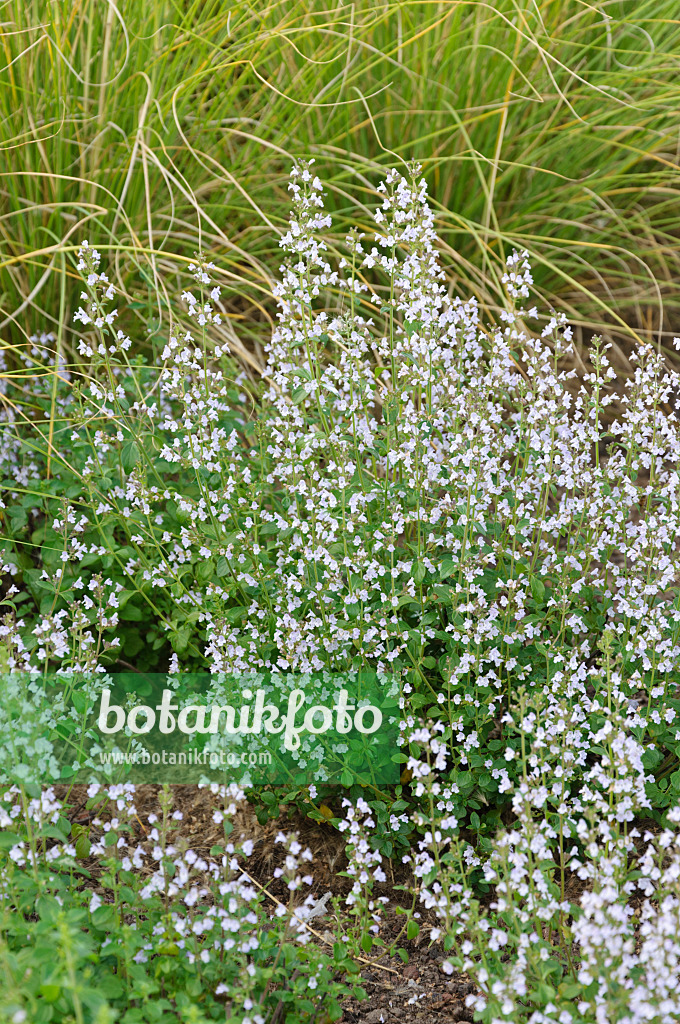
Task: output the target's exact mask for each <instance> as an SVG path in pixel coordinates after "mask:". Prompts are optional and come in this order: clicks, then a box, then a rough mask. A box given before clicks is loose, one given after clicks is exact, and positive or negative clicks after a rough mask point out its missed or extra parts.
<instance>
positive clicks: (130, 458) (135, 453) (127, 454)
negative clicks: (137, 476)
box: [120, 441, 139, 473]
mask: <svg viewBox="0 0 680 1024" xmlns="http://www.w3.org/2000/svg"><path fill="white" fill-rule="evenodd" d="M120 461H121V463H122V465H123V469H124V470H125V472H126V473H129V472H130V471H131V470H133V469H134V468H135V466H136V465H137V463H138V462H139V447H138V446H137V442H136V441H127V442H126V444H124V445H123V450H122V451H121V453H120Z"/></svg>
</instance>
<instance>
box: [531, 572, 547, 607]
mask: <svg viewBox="0 0 680 1024" xmlns="http://www.w3.org/2000/svg"><path fill="white" fill-rule="evenodd" d="M531 593H532V595H533V597H534V599H535V600H536V601H539V602H540V601H542V600H543V598H544V597H545V585H544V584H543V583H542V582H541V580H539V578H538V576H532V577H531Z"/></svg>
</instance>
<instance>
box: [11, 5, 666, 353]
mask: <svg viewBox="0 0 680 1024" xmlns="http://www.w3.org/2000/svg"><path fill="white" fill-rule="evenodd" d="M3 17H4V23H5V27H4V34H3V47H4V54H5V60H4V69H3V70H2V72H0V81H1V83H2V90H0V94H1V96H2V97H3V99H2V100H1V101H0V102H2V103H4V104H5V106H4V109H2V110H0V124H1V125H2V128H1V132H2V136H1V138H2V142H1V144H2V147H3V149H4V151H5V152H6V153H7V154H8V155H11V159H12V165H11V167H8V168H6V169H5V171H4V172H3V175H2V181H3V186H2V193H1V195H0V252H1V256H2V258H1V259H0V264H1V265H0V282H1V288H2V293H3V296H4V298H3V303H2V305H3V312H2V318H1V319H2V322H3V329H4V330H5V331H6V332H8V333H9V334H10V335H11V337H12V340H13V341H14V342H15V343H20V342H23V341H24V340H25V336H24V334H23V331H24V329H26V332H27V334H28V335H29V336H30V335H31V334H33V333H36V332H38V333H39V332H46V331H49V330H54V332H55V334H56V333H58V334H59V339H58V345H57V347H58V348H59V351H60V354H61V355H63V356H65V357H66V358H67V360H68V361H72V360H73V359H76V360H77V353H76V341H77V339H76V338H75V337H74V335H73V334H72V333H71V330H70V318H71V313H72V312H73V310H74V309H75V308H76V306H77V304H78V298H77V294H78V287H79V286H78V282H77V279H76V278H75V276H74V275H72V274H71V273H70V272H68V267H69V266H70V255H69V254H70V253H71V252H72V251H73V246H74V245H75V244H76V243H77V242H78V241H79V240H80V239H82V238H83V237H89V236H92V237H94V236H96V237H97V239H98V243H99V247H100V250H101V251H104V247H106V249H107V251H109V252H110V253H111V257H112V258H111V273H112V276H113V279H115V281H116V284H117V286H118V287H119V288H121V289H122V290H126V289H127V290H129V291H133V294H130V295H129V296H128V297H129V299H130V300H131V301H130V304H129V306H128V316H129V318H130V320H131V321H136V324H135V331H136V332H137V334H139V332H140V329H144V330H147V331H148V335H147V340H148V343H149V344H148V346H146V347H147V348H148V349H154V348H157V347H158V344H160V343H161V341H162V338H163V334H164V332H166V329H167V318H168V316H169V315H170V310H169V305H170V302H169V299H168V294H172V292H173V289H174V287H175V286H177V285H178V283H179V280H178V277H177V257H178V256H180V257H181V256H184V257H185V258H186V259H190V258H191V257H192V256H193V253H194V252H195V251H198V250H206V251H209V252H210V253H211V254H212V255H213V257H214V258H216V260H217V262H218V264H219V266H220V268H221V270H220V273H221V274H222V275H223V281H222V283H223V284H224V286H225V290H224V293H223V301H224V303H225V312H227V313H229V314H230V315H231V316H230V317H229V316H227V317H225V318H224V320H223V324H222V329H221V330H219V331H215V332H213V333H214V334H215V340H216V341H217V342H218V343H219V341H220V340H227V341H229V342H230V343H231V344H232V347H234V346H236V345H237V344H238V342H237V337H238V339H240V346H239V353H240V358H241V359H242V360H243V361H245V363H246V364H247V365H248V366H249V367H251V369H252V370H253V371H255V370H256V368H258V367H259V369H262V366H263V351H262V347H261V346H262V344H263V343H264V342H266V340H267V337H268V334H269V331H270V324H271V319H270V318H271V316H272V314H273V308H272V305H271V302H270V300H269V299H268V297H267V296H269V295H270V294H271V284H272V281H273V280H274V278H275V276H276V272H277V265H278V248H277V243H278V237H277V236H278V235H279V234H280V233H281V232H282V231H283V230H285V224H284V220H283V218H282V216H281V199H282V193H283V189H284V187H285V178H286V174H287V167H288V166H289V164H290V162H291V161H292V159H293V158H299V157H302V156H305V155H310V154H311V155H314V156H315V157H316V159H317V162H318V166H319V168H320V170H321V172H322V174H323V176H324V179H325V180H326V181H327V182H328V183H329V186H330V190H329V197H328V201H329V204H330V209H331V211H332V213H333V214H334V218H335V221H334V222H335V225H336V228H335V231H334V233H333V235H332V237H331V238H330V240H331V241H332V242H333V243H337V242H340V241H341V240H342V238H343V237H344V235H345V234H346V233H347V231H348V230H349V228H350V227H351V224H352V223H353V218H354V209H353V207H352V204H351V203H350V202H349V201H348V195H349V194H350V193H354V194H355V195H356V194H357V191H358V190H362V193H363V198H364V202H365V204H366V205H365V206H363V207H362V214H361V218H362V223H364V224H365V223H368V220H369V214H368V207H369V206H370V203H371V197H372V195H373V188H372V183H373V182H374V181H375V180H377V179H378V176H379V175H382V174H384V173H385V170H386V167H387V166H389V165H391V164H393V163H395V162H396V161H401V165H402V166H403V165H404V162H405V159H406V158H411V157H416V158H418V159H419V160H421V162H422V163H423V165H424V169H425V174H426V177H427V179H428V182H429V185H430V188H431V190H432V191H433V193H434V194H436V195H437V197H438V200H439V206H438V209H437V211H436V213H437V226H438V231H439V234H440V236H441V237H442V239H443V241H444V243H445V246H446V247H445V250H444V252H445V262H446V265H447V272H448V274H449V278H450V279H451V280H452V281H453V286H454V288H455V290H457V291H458V292H460V293H461V294H475V295H476V296H477V297H478V298H479V300H480V301H481V302H483V304H484V306H485V308H486V309H487V310H490V311H493V312H494V315H497V312H498V309H499V308H502V307H503V305H504V290H503V284H502V276H503V272H504V265H505V259H506V257H507V256H508V254H509V253H510V252H511V251H512V250H513V248H518V249H526V250H527V251H528V252H529V253H530V255H531V257H532V262H533V265H534V271H535V276H536V286H537V288H538V294H539V295H540V296H541V298H542V300H543V302H544V304H545V305H546V306H550V305H552V306H555V307H556V308H563V309H565V310H566V311H567V312H568V313H569V315H570V317H571V319H572V322H573V323H574V325H575V329H576V331H577V336H576V341H577V344H578V346H579V351H580V352H581V355H582V357H583V358H586V357H587V351H586V349H585V346H586V341H587V336H588V334H589V332H591V331H592V330H595V331H600V330H602V329H604V328H605V327H606V330H607V331H608V332H609V333H610V335H611V337H612V340H614V341H615V342H616V343H617V344H618V345H621V343H622V342H623V341H624V340H625V344H624V345H623V351H622V352H621V353H620V354H619V353H616V355H617V359H618V365H619V368H620V369H625V370H630V367H629V366H628V364H627V363H626V361H625V352H626V351H627V347H628V345H629V344H630V341H631V339H633V340H634V339H635V334H636V332H637V334H638V336H640V337H644V338H646V339H647V340H651V338H652V336H654V335H655V332H657V331H660V332H661V335H660V337H662V339H663V341H664V344H666V343H667V341H668V339H669V335H668V332H671V336H672V331H673V330H674V329H675V323H676V321H677V309H676V298H675V291H674V287H673V282H674V280H675V279H676V277H677V273H678V255H677V239H676V234H677V232H676V226H675V218H674V210H675V207H676V179H677V157H676V129H675V122H674V113H673V112H674V111H675V109H676V108H677V106H678V96H677V85H676V82H677V74H676V71H677V53H678V42H679V33H680V29H679V28H678V25H677V19H676V18H675V12H674V9H673V7H672V5H670V4H669V3H661V4H659V3H652V2H651V0H650V2H647V0H645V2H642V3H640V2H635V3H633V2H629V0H616V2H610V3H608V4H607V5H606V6H605V7H604V8H602V9H601V10H600V9H599V8H597V9H596V8H595V7H593V6H592V5H587V4H580V3H549V4H540V5H539V4H535V3H526V2H518V0H502V2H500V3H495V4H492V5H489V4H485V3H480V2H469V3H458V2H456V3H453V2H443V3H439V4H431V3H424V2H420V0H413V2H407V3H402V4H399V5H394V4H384V5H382V6H380V5H376V4H374V3H367V2H364V0H362V2H360V3H355V4H351V5H327V6H323V5H320V4H319V3H318V2H305V3H293V2H289V0H280V2H275V3H270V4H268V5H264V6H263V7H261V8H258V9H257V10H255V9H254V8H252V6H251V5H248V4H245V3H237V4H235V5H232V6H231V7H230V8H229V10H227V9H226V8H225V7H224V5H223V4H220V3H217V2H213V0H210V2H208V3H201V4H198V3H190V4H187V5H183V6H182V5H179V6H178V5H176V4H174V3H170V2H161V0H155V2H154V3H153V4H151V5H145V6H140V5H139V4H137V3H132V2H130V0H124V2H122V3H120V4H118V5H117V6H116V5H113V4H111V5H108V6H105V5H102V4H99V3H95V2H94V0H79V2H78V3H77V4H74V5H72V6H71V7H70V8H68V10H66V9H65V8H63V7H62V6H61V5H59V4H52V5H50V6H49V7H48V8H43V7H42V6H40V5H37V4H35V3H14V2H10V3H7V4H6V5H5V7H4V15H3ZM109 247H110V248H109ZM595 268H596V269H595ZM65 270H66V271H67V273H66V276H64V271H65ZM234 318H235V320H234ZM234 322H235V323H236V325H237V326H238V328H239V329H238V332H237V334H236V335H235V333H234V330H233V329H230V324H231V327H232V328H233V326H234ZM161 323H162V324H163V329H162V330H161V328H160V325H161ZM142 325H143V328H142ZM582 330H583V332H584V334H583V336H582V335H581V333H580V332H581V331H582Z"/></svg>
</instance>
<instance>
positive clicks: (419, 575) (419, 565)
mask: <svg viewBox="0 0 680 1024" xmlns="http://www.w3.org/2000/svg"><path fill="white" fill-rule="evenodd" d="M426 573H427V569H426V568H425V565H424V564H423V562H416V563H415V565H414V566H413V571H412V573H411V575H412V577H413V580H414V582H415V583H422V582H423V580H424V579H425V575H426Z"/></svg>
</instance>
